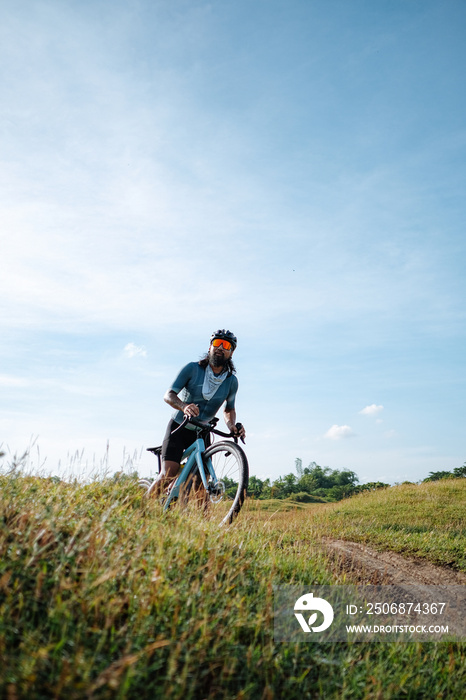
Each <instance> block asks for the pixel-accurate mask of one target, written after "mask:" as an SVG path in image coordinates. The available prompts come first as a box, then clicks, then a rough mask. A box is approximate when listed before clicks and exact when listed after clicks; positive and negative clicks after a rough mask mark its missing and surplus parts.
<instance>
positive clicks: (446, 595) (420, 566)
mask: <svg viewBox="0 0 466 700" xmlns="http://www.w3.org/2000/svg"><path fill="white" fill-rule="evenodd" d="M323 545H324V548H325V549H326V551H327V552H328V553H329V554H330V558H331V561H332V564H333V567H334V570H335V573H337V575H338V574H339V575H342V574H343V575H344V576H345V579H344V580H345V582H348V583H356V584H369V585H374V586H380V585H384V586H390V587H393V589H394V590H396V591H397V597H400V599H401V600H403V599H405V598H406V597H411V596H412V595H413V588H414V587H415V589H417V591H418V592H419V593H420V594H421V597H422V602H423V603H429V602H430V603H438V602H439V600H440V599H439V593H440V592H441V601H442V602H444V603H446V604H447V609H448V610H449V622H448V624H449V628H450V634H456V635H458V637H459V638H464V635H465V632H466V630H465V623H464V620H465V615H466V600H465V596H464V588H463V587H464V586H466V574H464V573H462V572H459V571H454V570H453V569H448V568H447V567H442V566H435V565H434V564H431V563H430V562H428V561H425V560H424V559H415V558H413V557H403V556H401V554H396V553H395V552H387V551H385V552H378V551H376V550H375V549H372V548H371V547H367V546H366V545H364V544H359V543H358V542H346V541H344V540H332V539H329V538H325V540H324V541H323ZM431 587H432V588H431ZM423 622H426V623H427V618H426V619H425V620H424V619H423ZM430 622H431V623H432V624H437V623H438V620H437V619H436V618H435V616H434V617H433V618H432V619H431V620H430ZM405 623H406V617H405V618H400V620H399V624H405Z"/></svg>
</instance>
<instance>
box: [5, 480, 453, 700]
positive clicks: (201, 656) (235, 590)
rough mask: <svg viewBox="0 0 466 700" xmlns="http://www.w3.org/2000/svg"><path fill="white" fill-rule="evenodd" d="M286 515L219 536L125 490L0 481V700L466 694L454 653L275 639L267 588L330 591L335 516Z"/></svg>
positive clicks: (189, 516)
mask: <svg viewBox="0 0 466 700" xmlns="http://www.w3.org/2000/svg"><path fill="white" fill-rule="evenodd" d="M298 505H299V506H300V507H296V508H292V510H285V511H281V512H277V509H276V508H275V510H274V509H273V508H272V510H270V511H266V510H257V509H256V508H255V506H254V505H251V506H250V505H249V504H248V505H247V507H246V508H245V509H244V512H242V513H241V514H240V517H239V519H238V520H237V522H236V524H235V525H234V526H233V527H231V528H229V529H224V530H221V531H220V530H219V529H218V528H217V527H216V525H215V524H214V523H213V522H209V520H206V519H205V518H203V517H202V516H201V514H200V512H199V511H198V510H196V509H192V510H188V511H186V510H185V511H182V510H181V509H173V511H170V512H168V513H163V512H162V511H161V508H160V506H159V505H158V504H157V503H155V502H147V501H146V500H144V499H142V497H141V493H140V491H139V489H138V487H137V484H136V483H135V482H134V481H132V480H130V479H123V480H121V481H116V482H115V481H112V480H102V481H96V482H94V483H92V484H88V485H80V484H78V483H74V484H66V483H63V482H60V483H54V482H53V481H51V480H48V479H39V478H33V477H23V476H20V475H17V476H14V475H13V476H10V477H0V697H2V698H3V697H5V698H9V699H11V700H13V699H14V698H28V700H29V699H36V698H44V699H45V698H47V700H49V699H50V698H67V699H69V700H73V699H74V698H76V699H78V698H79V699H81V698H112V699H113V698H151V699H152V698H180V699H183V700H191V699H192V700H198V699H199V698H231V699H233V698H237V699H240V698H242V699H243V700H249V699H251V700H255V699H256V698H259V699H261V698H264V699H271V698H291V699H293V698H299V699H300V700H301V699H302V698H326V699H327V698H329V699H332V698H334V699H335V700H336V699H337V698H338V699H339V698H374V699H375V698H378V699H380V698H387V699H388V698H390V699H392V698H400V699H401V698H462V697H464V687H465V686H466V663H465V657H464V648H463V647H461V646H460V645H458V644H451V643H442V644H434V643H430V644H408V645H404V644H399V645H387V644H371V645H369V644H342V643H340V644H334V645H322V644H320V645H316V646H315V647H312V646H311V645H308V644H298V645H292V644H283V643H282V644H276V643H274V641H273V619H272V602H273V588H272V586H273V585H274V584H286V583H290V584H291V583H292V584H299V585H303V586H311V585H313V584H329V583H332V582H333V579H332V573H331V570H330V568H327V564H326V559H325V558H324V556H323V555H322V554H321V553H320V552H319V548H318V546H317V539H318V537H317V533H318V521H317V519H318V518H324V519H325V518H326V520H325V522H327V523H331V525H329V527H334V526H336V521H332V518H331V513H332V510H331V509H328V507H327V506H326V505H324V506H322V505H311V506H306V507H304V508H303V507H302V504H298ZM335 506H336V507H337V508H336V509H335V513H334V515H335V517H337V516H338V517H340V516H341V517H342V518H344V517H345V516H343V515H342V513H340V514H339V513H337V512H336V510H337V509H338V508H339V509H341V508H348V507H349V506H350V502H345V503H344V504H341V503H339V504H335V505H334V507H335ZM322 509H324V510H325V512H324V510H322ZM342 512H343V511H342ZM345 512H346V511H345ZM361 521H362V516H361ZM322 522H324V521H322ZM442 522H443V521H442ZM441 527H443V528H445V529H448V528H449V521H448V518H446V520H445V523H444V524H443V525H441ZM413 534H415V533H413Z"/></svg>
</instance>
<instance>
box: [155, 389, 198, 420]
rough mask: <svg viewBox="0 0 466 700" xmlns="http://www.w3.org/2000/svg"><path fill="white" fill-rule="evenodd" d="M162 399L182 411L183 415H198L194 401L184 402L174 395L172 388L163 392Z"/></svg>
mask: <svg viewBox="0 0 466 700" xmlns="http://www.w3.org/2000/svg"><path fill="white" fill-rule="evenodd" d="M163 400H164V401H165V403H168V405H169V406H171V407H172V408H175V409H177V410H178V411H182V412H183V413H184V414H185V416H198V415H199V408H198V406H196V404H195V403H185V402H184V401H182V400H181V399H180V398H179V397H178V396H177V395H176V393H175V392H174V391H173V389H168V391H167V392H166V393H165V396H164V397H163Z"/></svg>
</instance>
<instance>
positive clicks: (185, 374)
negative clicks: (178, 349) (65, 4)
mask: <svg viewBox="0 0 466 700" xmlns="http://www.w3.org/2000/svg"><path fill="white" fill-rule="evenodd" d="M193 365H195V363H194V362H190V363H189V364H187V365H185V366H184V367H183V369H182V370H180V372H179V374H178V376H177V377H176V379H175V381H174V382H172V385H171V386H170V389H169V391H174V392H175V394H179V393H180V391H181V390H182V389H184V387H185V386H186V385H187V383H188V382H189V380H190V379H191V376H192V373H193Z"/></svg>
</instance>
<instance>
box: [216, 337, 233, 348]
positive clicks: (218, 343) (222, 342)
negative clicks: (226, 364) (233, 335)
mask: <svg viewBox="0 0 466 700" xmlns="http://www.w3.org/2000/svg"><path fill="white" fill-rule="evenodd" d="M212 345H213V346H214V348H219V347H220V346H221V345H223V349H224V350H231V347H232V346H231V343H230V342H229V341H228V340H222V339H221V338H215V340H213V341H212Z"/></svg>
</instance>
